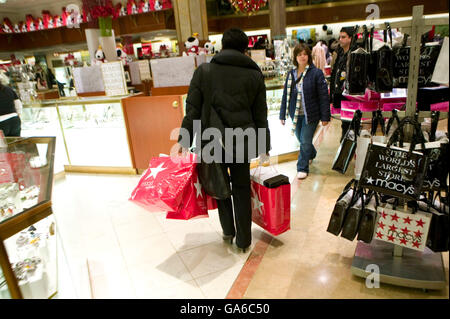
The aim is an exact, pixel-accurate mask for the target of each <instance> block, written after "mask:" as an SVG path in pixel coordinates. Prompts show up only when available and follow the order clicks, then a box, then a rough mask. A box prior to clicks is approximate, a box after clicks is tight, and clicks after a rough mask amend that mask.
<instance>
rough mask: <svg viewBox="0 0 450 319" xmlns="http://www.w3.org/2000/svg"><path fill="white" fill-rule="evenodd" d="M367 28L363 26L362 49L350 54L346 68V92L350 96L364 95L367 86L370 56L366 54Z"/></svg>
mask: <svg viewBox="0 0 450 319" xmlns="http://www.w3.org/2000/svg"><path fill="white" fill-rule="evenodd" d="M367 37H368V32H367V27H366V26H364V36H363V40H362V47H359V48H357V49H356V50H354V51H351V52H350V56H349V63H348V66H347V90H348V93H349V94H350V95H364V93H365V92H366V88H367V85H368V74H367V72H368V67H369V61H370V54H369V52H367Z"/></svg>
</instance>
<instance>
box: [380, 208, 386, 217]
mask: <svg viewBox="0 0 450 319" xmlns="http://www.w3.org/2000/svg"><path fill="white" fill-rule="evenodd" d="M380 215H381V218H384V219H386V216H387V214H386V213H385V212H384V210H383V211H382V212H380Z"/></svg>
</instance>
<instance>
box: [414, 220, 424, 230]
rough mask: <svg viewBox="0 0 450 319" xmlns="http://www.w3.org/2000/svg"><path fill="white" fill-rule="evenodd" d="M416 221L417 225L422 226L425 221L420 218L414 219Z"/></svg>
mask: <svg viewBox="0 0 450 319" xmlns="http://www.w3.org/2000/svg"><path fill="white" fill-rule="evenodd" d="M416 223H417V227H422V228H423V225H425V222H424V221H423V220H422V218H421V219H420V220H416Z"/></svg>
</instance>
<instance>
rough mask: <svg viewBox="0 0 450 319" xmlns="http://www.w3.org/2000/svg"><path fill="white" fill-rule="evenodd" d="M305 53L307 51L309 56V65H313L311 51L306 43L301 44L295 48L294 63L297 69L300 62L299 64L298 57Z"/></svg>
mask: <svg viewBox="0 0 450 319" xmlns="http://www.w3.org/2000/svg"><path fill="white" fill-rule="evenodd" d="M303 51H305V53H306V54H307V55H308V64H309V65H311V64H312V55H311V49H310V48H309V47H308V46H307V45H306V44H304V43H299V44H297V45H296V46H295V48H294V57H293V60H294V61H292V62H293V63H294V65H295V66H296V67H298V62H297V56H298V55H299V54H300V53H302V52H303Z"/></svg>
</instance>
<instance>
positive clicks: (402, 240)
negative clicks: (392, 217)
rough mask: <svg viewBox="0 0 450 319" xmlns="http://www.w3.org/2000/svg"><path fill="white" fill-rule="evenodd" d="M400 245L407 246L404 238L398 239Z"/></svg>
mask: <svg viewBox="0 0 450 319" xmlns="http://www.w3.org/2000/svg"><path fill="white" fill-rule="evenodd" d="M400 244H402V245H405V246H406V244H407V242H406V239H405V238H402V239H400Z"/></svg>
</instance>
